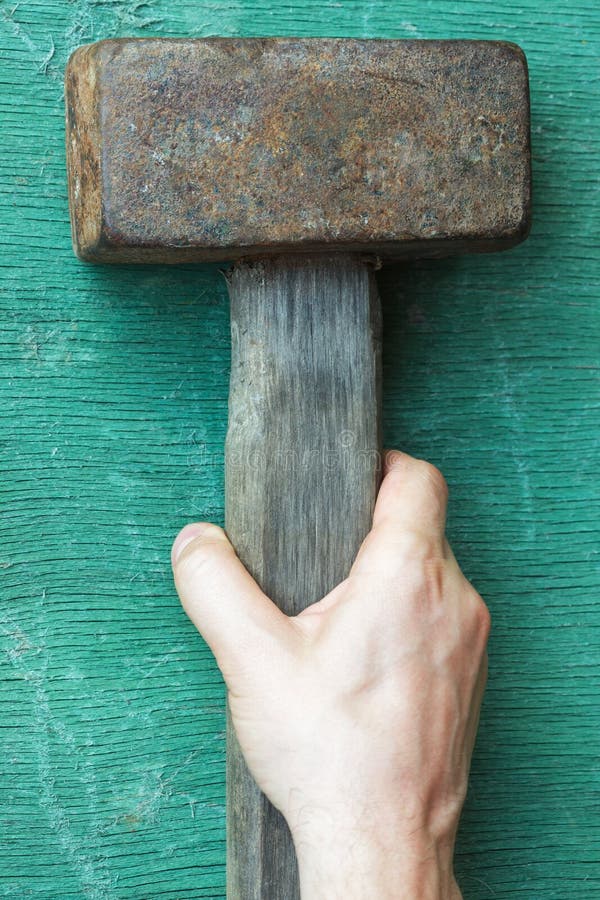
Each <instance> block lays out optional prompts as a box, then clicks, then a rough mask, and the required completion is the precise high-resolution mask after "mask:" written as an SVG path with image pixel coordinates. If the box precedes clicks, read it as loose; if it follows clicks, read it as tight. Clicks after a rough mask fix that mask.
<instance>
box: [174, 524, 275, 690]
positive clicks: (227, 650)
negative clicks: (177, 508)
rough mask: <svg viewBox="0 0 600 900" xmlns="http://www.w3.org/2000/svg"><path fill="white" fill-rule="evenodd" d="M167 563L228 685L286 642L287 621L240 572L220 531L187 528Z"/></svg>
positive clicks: (206, 526)
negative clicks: (238, 674)
mask: <svg viewBox="0 0 600 900" xmlns="http://www.w3.org/2000/svg"><path fill="white" fill-rule="evenodd" d="M171 561H172V564H173V575H174V578H175V587H176V588H177V593H178V594H179V599H180V600H181V604H182V606H183V608H184V609H185V611H186V613H187V615H188V616H189V618H190V619H191V620H192V622H193V623H194V625H195V626H196V628H197V629H198V631H199V632H200V634H201V635H202V637H203V638H204V640H205V641H206V643H207V644H208V645H209V647H210V649H211V650H212V652H213V653H214V655H215V657H216V659H217V663H218V664H219V668H220V669H221V671H222V673H223V677H224V678H225V680H226V681H227V682H228V679H229V678H234V677H235V675H236V672H239V673H242V672H245V671H246V670H247V669H248V665H249V666H250V667H252V666H253V665H254V664H259V661H260V660H264V659H265V653H270V652H272V651H273V649H274V647H275V646H276V644H277V643H278V642H282V641H286V640H287V641H289V640H290V639H291V634H292V627H291V625H290V622H289V619H288V618H287V616H286V615H284V613H282V612H281V610H280V609H278V608H277V607H276V606H275V604H274V603H273V602H272V601H271V600H269V598H268V597H267V596H266V595H265V594H264V593H263V592H262V590H261V589H260V587H259V586H258V584H257V583H256V582H255V581H254V579H253V578H252V576H251V575H250V573H249V572H248V571H247V570H246V569H245V568H244V566H243V565H242V563H241V562H240V560H239V558H238V556H237V555H236V553H235V550H234V549H233V547H232V546H231V544H230V542H229V540H228V538H227V535H226V534H225V532H224V531H223V529H222V528H219V527H218V526H217V525H210V524H209V523H207V522H198V523H195V524H193V525H186V527H185V528H184V529H183V530H182V531H180V532H179V534H178V535H177V537H176V539H175V542H174V544H173V549H172V551H171Z"/></svg>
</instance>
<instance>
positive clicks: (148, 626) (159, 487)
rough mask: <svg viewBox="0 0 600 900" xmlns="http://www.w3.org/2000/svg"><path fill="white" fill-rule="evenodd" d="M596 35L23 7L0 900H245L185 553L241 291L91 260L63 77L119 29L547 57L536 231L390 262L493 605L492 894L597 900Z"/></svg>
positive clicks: (7, 156)
mask: <svg viewBox="0 0 600 900" xmlns="http://www.w3.org/2000/svg"><path fill="white" fill-rule="evenodd" d="M598 30H599V21H598V16H597V14H595V4H594V2H593V0H581V2H579V3H578V4H571V3H568V2H566V0H548V2H546V3H542V2H539V0H522V2H521V3H520V4H519V5H518V6H517V5H515V4H513V3H511V2H508V0H494V2H487V0H472V2H470V0H460V2H459V0H455V2H443V0H430V2H427V3H419V2H417V0H396V2H392V0H389V2H371V3H368V2H362V0H354V2H351V0H344V2H316V0H303V2H299V3H296V4H278V3H260V2H257V0H212V2H195V0H179V2H177V3H169V2H167V0H147V2H140V0H71V2H58V0H21V2H17V0H0V66H1V71H0V125H1V132H0V133H1V146H0V192H1V195H0V255H1V258H0V305H1V313H0V338H1V346H0V367H1V372H0V374H1V381H0V392H1V402H0V417H1V418H0V421H1V426H0V428H1V439H2V446H1V452H2V461H1V466H2V479H1V492H2V515H1V519H0V528H1V544H0V566H1V568H0V576H1V578H0V590H1V598H0V625H1V628H0V640H1V648H2V654H1V664H0V665H1V668H0V704H1V708H0V724H1V726H2V727H1V731H0V735H1V737H0V740H1V742H2V743H1V750H0V760H1V764H0V769H1V775H0V845H1V851H0V853H1V859H0V896H2V897H11V898H18V900H21V898H28V897H33V898H37V900H67V898H69V900H70V898H77V900H80V898H86V900H117V898H118V900H121V898H122V900H126V898H127V900H150V898H158V897H160V898H165V900H167V898H169V900H179V898H181V900H183V898H209V897H210V898H220V897H222V896H223V891H224V860H225V819H224V815H225V810H224V797H225V788H224V727H225V721H224V690H223V685H222V682H221V678H220V676H219V673H218V670H217V669H216V667H215V664H214V662H213V659H212V657H211V654H210V652H209V651H208V649H207V648H206V646H205V645H204V644H203V642H202V641H201V640H200V639H199V638H197V636H196V635H195V633H194V632H193V630H192V627H191V626H190V624H189V623H188V622H187V620H186V619H185V617H184V615H183V613H182V612H181V611H180V609H179V605H178V602H177V600H176V598H175V595H174V591H173V588H172V585H171V578H170V569H169V562H168V555H169V547H170V542H171V538H172V536H173V534H174V533H175V532H176V530H177V529H178V528H179V526H180V525H181V524H183V523H184V522H185V521H188V520H190V519H197V518H208V519H214V520H216V521H222V518H223V441H224V436H225V429H226V416H227V392H228V371H229V331H228V309H227V299H226V290H225V284H224V282H223V279H222V277H221V276H220V274H219V271H218V269H217V268H216V267H205V268H199V269H193V268H191V267H188V268H185V269H179V270H176V269H160V268H147V269H143V270H141V269H135V270H134V269H131V268H125V267H123V268H117V269H112V270H110V271H109V270H99V269H93V268H90V267H86V266H84V265H82V264H81V263H79V262H77V260H75V259H74V258H73V256H72V254H71V249H70V237H69V228H68V213H67V199H66V198H67V195H66V186H65V178H64V168H63V167H64V154H63V108H62V72H63V68H64V64H65V62H66V59H67V56H68V53H69V52H70V51H71V50H72V49H73V48H74V47H75V46H76V45H77V44H79V43H82V42H86V41H90V40H95V39H98V38H101V37H107V36H114V35H122V34H139V35H143V34H146V35H149V34H156V35H198V36H202V35H208V34H224V35H233V34H241V35H250V34H252V35H272V34H299V35H350V36H382V37H423V38H426V37H431V38H434V37H478V38H498V39H508V40H514V41H517V42H518V43H519V44H521V46H522V47H523V48H524V49H525V51H526V53H527V55H528V58H529V62H530V67H531V86H532V103H533V142H534V143H533V146H534V187H535V224H534V228H533V232H532V235H531V238H530V239H529V241H528V242H527V243H526V244H524V245H523V246H522V247H520V248H519V249H517V250H515V251H512V252H511V253H509V254H506V255H497V256H493V257H492V256H489V257H478V258H465V259H460V260H451V261H442V262H434V261H430V262H426V263H417V264H413V265H406V266H404V267H393V268H389V269H387V270H386V271H385V272H384V273H383V274H382V276H381V279H380V286H381V291H382V294H383V300H384V316H385V324H384V328H385V348H384V351H385V353H384V367H385V388H384V415H385V437H386V442H387V444H388V445H393V446H399V447H402V448H403V449H405V450H407V451H409V452H411V453H414V454H418V455H423V456H426V457H427V458H429V459H431V460H432V461H433V462H435V463H437V464H438V465H439V466H440V467H441V468H442V469H443V471H444V472H445V474H446V475H447V477H448V480H449V482H450V486H451V511H450V521H449V532H450V537H451V540H452V542H453V543H454V545H455V548H456V552H457V556H458V557H459V560H460V561H461V563H462V565H463V567H464V569H465V571H466V573H467V574H468V575H469V577H470V578H471V579H472V580H473V581H474V583H475V584H476V585H477V587H478V588H479V589H480V591H481V592H482V593H483V595H484V597H485V598H486V600H487V601H488V604H489V606H490V608H491V610H492V616H493V634H492V638H491V642H490V681H489V687H488V692H487V696H486V700H485V706H484V711H483V716H482V725H481V732H480V738H479V743H478V747H477V751H476V756H475V761H474V766H473V774H472V779H471V789H470V795H469V799H468V804H467V809H466V812H465V816H464V820H463V825H462V828H461V833H460V840H459V845H458V850H457V866H458V870H459V875H460V880H461V884H462V886H463V888H464V892H465V896H466V897H467V898H483V900H485V898H500V897H502V898H505V897H506V898H508V897H523V898H528V900H529V898H531V900H548V898H556V900H565V898H595V897H599V896H600V863H599V860H600V815H599V814H600V778H599V773H598V761H599V756H600V742H599V738H598V734H599V732H600V681H599V679H598V670H599V667H598V663H599V659H600V640H599V622H600V601H599V593H598V584H599V581H600V579H599V578H598V567H597V557H596V556H595V553H596V551H597V545H598V505H597V504H598V491H597V483H598V454H597V438H598V418H597V407H598V399H599V391H598V381H597V363H598V343H599V342H598V338H599V332H600V329H599V318H600V312H599V308H598V282H599V278H598V266H597V259H598V248H597V236H598V226H597V213H598V193H597V188H596V182H595V165H596V160H597V151H598V125H597V121H598V114H599V110H598V94H597V84H598V52H597V50H598V45H597V35H598ZM595 216H596V219H595ZM594 225H595V226H596V227H595V229H594ZM594 238H596V246H594ZM594 503H595V504H596V506H594Z"/></svg>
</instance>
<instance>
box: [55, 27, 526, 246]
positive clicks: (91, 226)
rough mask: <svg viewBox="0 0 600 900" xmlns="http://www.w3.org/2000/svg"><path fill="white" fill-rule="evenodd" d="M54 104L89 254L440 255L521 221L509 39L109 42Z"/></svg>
mask: <svg viewBox="0 0 600 900" xmlns="http://www.w3.org/2000/svg"><path fill="white" fill-rule="evenodd" d="M66 103H67V164H68V173H69V197H70V208H71V222H72V230H73V242H74V246H75V250H76V252H77V254H78V255H79V256H80V257H81V258H82V259H85V260H90V261H94V262H167V263H176V262H194V261H206V260H223V259H233V258H236V257H240V256H248V255H252V254H260V255H264V254H275V253H281V252H290V251H321V250H323V251H328V252H331V251H334V250H340V251H358V252H361V251H362V252H367V253H375V254H378V255H379V256H381V257H382V258H384V259H385V258H402V257H407V256H432V255H433V256H438V255H439V256H441V255H447V254H450V253H456V252H458V253H461V252H468V251H476V252H477V251H487V250H502V249H505V248H507V247H510V246H512V245H514V244H516V243H518V242H519V241H521V240H523V238H525V237H526V235H527V232H528V229H529V219H530V146H529V94H528V80H527V64H526V61H525V57H524V55H523V53H522V51H521V50H520V49H519V48H518V47H517V46H516V45H514V44H507V43H503V42H496V41H395V40H349V39H315V38H308V39H299V38H268V39H254V38H243V39H229V38H210V39H206V40H172V39H160V38H152V39H124V40H108V41H101V42H100V43H96V44H90V45H88V46H84V47H80V48H79V49H78V50H76V51H75V53H74V54H73V55H72V57H71V59H70V61H69V64H68V67H67V73H66Z"/></svg>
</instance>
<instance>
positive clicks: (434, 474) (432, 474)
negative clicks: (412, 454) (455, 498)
mask: <svg viewBox="0 0 600 900" xmlns="http://www.w3.org/2000/svg"><path fill="white" fill-rule="evenodd" d="M419 472H420V477H421V479H422V480H423V482H424V483H425V484H426V485H428V486H429V487H431V488H432V489H433V491H434V493H435V494H436V495H437V496H439V497H440V498H443V499H447V497H448V482H447V481H446V479H445V478H444V476H443V475H442V473H441V472H440V470H439V469H438V468H437V466H434V465H433V463H430V462H427V461H426V460H419Z"/></svg>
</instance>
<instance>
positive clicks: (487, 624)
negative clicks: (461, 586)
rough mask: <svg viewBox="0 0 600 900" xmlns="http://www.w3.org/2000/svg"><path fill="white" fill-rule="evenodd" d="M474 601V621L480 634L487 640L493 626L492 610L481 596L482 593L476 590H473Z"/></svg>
mask: <svg viewBox="0 0 600 900" xmlns="http://www.w3.org/2000/svg"><path fill="white" fill-rule="evenodd" d="M472 602H473V610H472V615H473V623H474V626H475V629H476V631H477V633H478V634H479V635H480V637H481V638H482V640H483V641H484V642H485V641H487V639H488V637H489V634H490V630H491V627H492V616H491V614H490V611H489V609H488V607H487V605H486V603H485V602H484V601H483V599H482V598H481V597H480V595H479V594H478V593H477V591H475V590H473V592H472Z"/></svg>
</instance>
